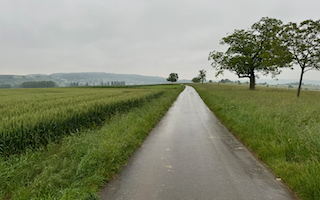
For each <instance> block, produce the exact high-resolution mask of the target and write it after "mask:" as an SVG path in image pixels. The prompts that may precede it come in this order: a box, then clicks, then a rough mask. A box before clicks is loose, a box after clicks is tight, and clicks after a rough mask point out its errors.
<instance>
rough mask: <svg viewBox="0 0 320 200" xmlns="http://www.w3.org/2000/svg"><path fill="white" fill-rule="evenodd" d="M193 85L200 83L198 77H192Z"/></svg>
mask: <svg viewBox="0 0 320 200" xmlns="http://www.w3.org/2000/svg"><path fill="white" fill-rule="evenodd" d="M191 81H192V82H194V83H200V78H199V77H194V78H193V79H192V80H191Z"/></svg>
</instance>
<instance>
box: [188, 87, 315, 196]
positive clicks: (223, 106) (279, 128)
mask: <svg viewBox="0 0 320 200" xmlns="http://www.w3.org/2000/svg"><path fill="white" fill-rule="evenodd" d="M192 86H193V87H194V88H195V89H196V90H197V92H198V93H199V94H200V96H201V98H202V99H203V100H204V102H205V103H206V104H207V105H208V107H209V108H210V109H211V110H212V111H213V112H214V113H215V114H216V115H217V116H218V117H219V118H220V120H221V121H222V122H223V123H224V124H225V126H226V127H227V128H228V129H229V130H230V131H232V132H233V133H234V134H235V135H236V136H237V137H238V138H239V139H240V140H241V141H242V142H243V143H245V144H246V145H247V146H248V147H249V148H250V149H251V150H252V151H253V152H255V153H256V155H257V156H258V158H259V159H261V160H262V161H263V162H264V163H266V164H267V165H268V166H269V168H270V169H271V170H272V171H274V173H275V174H276V175H277V176H279V177H280V178H281V179H282V180H283V181H284V182H286V183H287V184H288V185H289V187H291V188H292V189H293V190H294V191H295V192H296V193H297V194H298V196H299V197H301V198H302V199H306V200H307V199H308V200H309V199H310V200H311V199H312V200H314V199H320V101H319V99H320V92H318V91H302V92H301V96H300V98H297V97H296V92H297V91H296V90H289V89H273V88H261V87H257V88H256V90H255V91H250V90H249V89H248V87H247V86H235V85H233V86H232V85H224V84H219V85H218V84H203V85H202V84H192Z"/></svg>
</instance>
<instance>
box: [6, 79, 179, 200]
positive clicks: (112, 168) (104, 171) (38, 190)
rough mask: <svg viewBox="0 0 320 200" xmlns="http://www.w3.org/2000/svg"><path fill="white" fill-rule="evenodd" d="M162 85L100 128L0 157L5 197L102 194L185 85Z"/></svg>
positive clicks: (72, 197) (90, 197) (45, 197)
mask: <svg viewBox="0 0 320 200" xmlns="http://www.w3.org/2000/svg"><path fill="white" fill-rule="evenodd" d="M158 88H159V89H164V92H163V93H162V95H161V96H159V97H157V98H153V99H151V100H150V101H149V102H147V103H145V104H144V105H142V106H141V107H139V108H132V109H131V110H130V111H128V112H126V113H118V114H115V115H113V116H112V117H111V118H110V120H108V122H107V123H106V124H105V125H102V126H100V127H99V129H94V130H86V131H82V132H80V133H71V135H69V136H66V137H64V138H62V139H61V140H60V142H59V143H52V142H51V143H49V144H48V145H47V146H46V147H41V148H39V149H37V150H30V149H29V150H27V151H26V152H25V153H23V154H21V155H12V156H10V157H8V158H6V159H5V158H4V157H0V180H1V181H0V199H3V200H7V199H19V200H20V199H99V198H98V195H97V193H98V191H99V189H100V188H101V187H102V186H103V185H105V184H106V183H107V182H108V181H109V180H110V179H111V178H112V177H113V176H114V175H115V174H117V173H119V172H120V171H121V167H122V166H123V165H124V164H125V163H126V161H127V159H128V158H129V157H130V155H131V154H132V153H133V152H134V151H135V149H136V148H138V147H139V146H140V145H141V143H142V142H143V140H144V139H145V137H146V136H147V135H148V134H149V132H150V130H151V129H152V128H153V127H154V126H155V125H156V124H157V123H158V122H159V121H160V119H161V118H162V117H163V115H164V114H165V113H166V111H167V110H168V108H169V107H170V106H171V104H172V103H173V101H174V100H175V99H176V98H177V96H178V95H179V93H180V92H181V91H182V90H183V88H184V87H183V86H180V85H172V86H162V87H158Z"/></svg>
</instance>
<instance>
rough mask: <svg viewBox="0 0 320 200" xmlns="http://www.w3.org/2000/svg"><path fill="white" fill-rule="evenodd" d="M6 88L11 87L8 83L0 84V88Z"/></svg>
mask: <svg viewBox="0 0 320 200" xmlns="http://www.w3.org/2000/svg"><path fill="white" fill-rule="evenodd" d="M8 88H11V85H10V84H1V85H0V89H8Z"/></svg>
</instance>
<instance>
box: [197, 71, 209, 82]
mask: <svg viewBox="0 0 320 200" xmlns="http://www.w3.org/2000/svg"><path fill="white" fill-rule="evenodd" d="M199 72H200V74H199V76H198V77H199V78H200V80H201V82H202V84H203V81H205V80H206V73H207V72H206V71H205V70H204V69H203V70H199Z"/></svg>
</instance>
